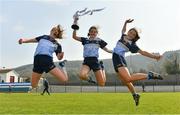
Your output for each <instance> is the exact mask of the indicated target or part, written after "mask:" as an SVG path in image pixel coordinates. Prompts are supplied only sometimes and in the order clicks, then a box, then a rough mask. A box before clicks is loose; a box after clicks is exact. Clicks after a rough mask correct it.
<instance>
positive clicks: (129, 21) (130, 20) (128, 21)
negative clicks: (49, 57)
mask: <svg viewBox="0 0 180 115" xmlns="http://www.w3.org/2000/svg"><path fill="white" fill-rule="evenodd" d="M133 21H134V19H128V20H126V23H131V22H133Z"/></svg>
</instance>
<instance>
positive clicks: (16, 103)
mask: <svg viewBox="0 0 180 115" xmlns="http://www.w3.org/2000/svg"><path fill="white" fill-rule="evenodd" d="M0 114H180V93H142V94H141V98H140V105H139V106H138V107H136V106H135V103H134V101H133V98H132V96H131V94H130V93H52V94H51V95H50V96H49V95H44V96H42V95H40V94H39V93H0Z"/></svg>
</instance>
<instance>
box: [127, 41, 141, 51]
mask: <svg viewBox="0 0 180 115" xmlns="http://www.w3.org/2000/svg"><path fill="white" fill-rule="evenodd" d="M129 50H130V52H131V53H137V52H138V51H139V50H140V48H139V47H138V46H137V45H136V44H135V43H134V44H132V45H131V48H130V49H129Z"/></svg>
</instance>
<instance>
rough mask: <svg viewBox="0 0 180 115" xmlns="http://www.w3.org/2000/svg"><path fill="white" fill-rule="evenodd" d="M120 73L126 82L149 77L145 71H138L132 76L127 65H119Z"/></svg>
mask: <svg viewBox="0 0 180 115" xmlns="http://www.w3.org/2000/svg"><path fill="white" fill-rule="evenodd" d="M118 75H119V76H121V78H122V79H123V80H124V81H125V82H126V83H129V82H133V81H137V80H144V79H147V74H143V73H137V74H133V75H132V76H131V75H130V73H129V70H128V69H127V67H119V68H118Z"/></svg>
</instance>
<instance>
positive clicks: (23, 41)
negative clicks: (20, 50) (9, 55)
mask: <svg viewBox="0 0 180 115" xmlns="http://www.w3.org/2000/svg"><path fill="white" fill-rule="evenodd" d="M18 42H19V44H22V43H35V42H37V40H36V38H32V39H22V38H21V39H19V41H18Z"/></svg>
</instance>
